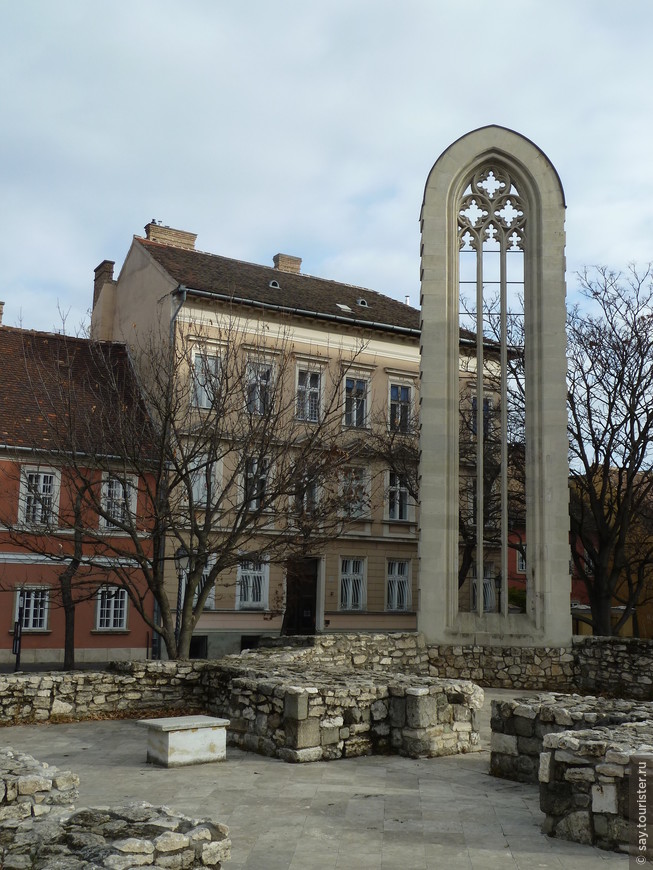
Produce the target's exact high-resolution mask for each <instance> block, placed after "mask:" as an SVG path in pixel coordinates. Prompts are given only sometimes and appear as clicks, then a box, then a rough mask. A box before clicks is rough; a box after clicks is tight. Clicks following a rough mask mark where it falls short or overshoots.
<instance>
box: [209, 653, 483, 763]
mask: <svg viewBox="0 0 653 870" xmlns="http://www.w3.org/2000/svg"><path fill="white" fill-rule="evenodd" d="M271 672H273V673H274V678H272V677H270V676H269V673H271ZM214 680H215V681H216V685H215V688H213V686H212V683H213V681H214ZM204 681H205V684H206V685H207V696H208V698H209V709H210V712H212V713H214V714H215V715H219V716H224V717H225V718H228V719H229V720H230V725H229V742H230V743H232V744H235V745H236V746H240V747H241V748H243V749H249V750H252V751H254V752H259V753H262V754H265V755H274V756H277V757H279V758H282V759H283V760H285V761H294V762H304V761H320V760H330V759H334V758H342V757H352V756H358V755H369V754H371V753H375V752H397V753H399V754H402V755H407V756H410V757H413V758H417V757H424V756H427V757H429V756H437V755H450V754H453V753H458V752H470V751H473V750H476V749H478V748H480V739H479V733H478V722H477V712H478V710H480V708H481V707H482V705H483V691H482V689H480V688H479V687H478V686H475V685H474V684H473V683H470V682H468V681H463V680H437V679H432V678H429V677H417V676H410V675H405V676H400V675H397V674H393V675H392V676H391V677H388V676H387V675H386V676H385V678H382V677H381V675H380V674H377V673H368V674H365V675H362V674H360V673H357V672H354V671H350V672H348V673H342V672H340V673H334V672H328V673H327V672H325V670H318V669H317V668H315V667H313V668H311V667H310V666H307V667H306V668H303V667H302V668H298V667H297V666H296V665H295V668H294V670H293V671H290V670H288V669H285V670H284V669H283V668H280V666H279V664H277V665H276V666H275V668H274V669H273V671H270V670H267V669H266V670H265V671H264V672H260V673H256V672H255V671H252V670H250V671H249V672H248V673H247V674H246V675H244V676H241V675H238V674H237V673H233V672H232V674H231V677H230V679H229V680H227V679H225V674H224V672H221V669H220V667H219V665H218V666H216V668H215V669H214V670H213V671H211V672H209V671H206V672H205V674H204Z"/></svg>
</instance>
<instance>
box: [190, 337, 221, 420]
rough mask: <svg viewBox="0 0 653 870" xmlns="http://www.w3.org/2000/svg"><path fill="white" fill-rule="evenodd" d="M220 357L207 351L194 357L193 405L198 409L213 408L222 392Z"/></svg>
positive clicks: (200, 352)
mask: <svg viewBox="0 0 653 870" xmlns="http://www.w3.org/2000/svg"><path fill="white" fill-rule="evenodd" d="M220 371H221V361H220V357H219V356H218V355H217V354H215V353H209V352H208V351H206V350H201V351H199V352H197V353H196V354H195V355H194V357H193V392H192V403H193V405H194V406H195V407H196V408H211V407H213V404H214V402H215V400H216V398H217V397H218V395H219V391H220V386H219V382H220Z"/></svg>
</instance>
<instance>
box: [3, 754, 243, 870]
mask: <svg viewBox="0 0 653 870" xmlns="http://www.w3.org/2000/svg"><path fill="white" fill-rule="evenodd" d="M78 785H79V777H78V776H77V775H76V774H75V773H72V772H71V771H69V770H65V771H61V770H58V769H57V768H56V767H52V766H50V765H48V764H45V763H44V762H39V761H37V760H36V759H34V758H32V756H31V755H27V754H26V753H23V752H16V751H14V750H12V749H9V748H5V749H2V750H0V867H4V868H7V870H10V868H11V870H19V868H32V870H51V868H52V867H62V868H63V867H65V868H69V870H74V868H80V870H82V868H86V867H91V866H92V867H106V868H111V870H128V868H132V867H136V866H154V867H170V868H188V870H193V868H207V867H211V868H213V870H219V868H220V867H221V866H222V862H223V861H225V860H228V859H229V857H230V853H231V843H230V840H229V837H228V833H229V831H228V829H227V828H226V827H225V826H224V825H219V824H215V823H214V822H212V821H209V820H207V819H192V818H189V817H188V816H184V815H181V814H179V813H176V812H174V810H171V809H169V808H168V807H155V806H152V805H151V804H148V803H144V802H139V803H130V804H126V805H123V806H116V807H102V808H98V809H92V808H91V809H80V810H75V807H74V806H73V804H72V801H74V800H76V799H77V797H78V789H77V786H78Z"/></svg>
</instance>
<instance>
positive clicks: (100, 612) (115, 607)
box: [95, 586, 127, 631]
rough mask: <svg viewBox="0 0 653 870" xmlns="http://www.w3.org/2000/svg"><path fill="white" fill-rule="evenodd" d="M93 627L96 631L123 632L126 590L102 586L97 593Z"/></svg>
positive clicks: (125, 618)
mask: <svg viewBox="0 0 653 870" xmlns="http://www.w3.org/2000/svg"><path fill="white" fill-rule="evenodd" d="M95 627H96V629H97V630H98V631H120V630H122V631H124V630H125V629H126V628H127V590H126V589H123V588H121V587H120V586H102V587H101V588H100V589H98V592H97V610H96V619H95Z"/></svg>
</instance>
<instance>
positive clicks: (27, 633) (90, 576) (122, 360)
mask: <svg viewBox="0 0 653 870" xmlns="http://www.w3.org/2000/svg"><path fill="white" fill-rule="evenodd" d="M107 354H108V356H107V359H108V360H109V361H110V364H111V366H112V368H113V369H114V370H116V371H125V372H128V371H129V363H128V359H127V354H126V350H125V348H124V346H122V347H121V346H118V345H114V346H110V347H108V348H107ZM0 359H1V360H2V368H3V378H2V382H1V383H0V405H1V406H2V409H3V413H2V416H1V422H0V429H1V431H0V602H1V606H0V638H1V640H0V663H1V664H3V665H11V664H12V663H14V664H15V662H16V658H15V654H16V652H17V651H18V650H17V646H16V645H17V642H18V636H20V662H21V663H22V664H31V663H35V662H40V663H43V662H47V663H50V664H53V665H56V664H60V663H62V662H63V661H64V645H65V633H66V609H65V607H64V603H65V601H66V600H69V602H70V604H71V607H72V609H74V628H73V627H72V626H70V627H69V630H70V631H71V632H72V637H73V642H74V648H75V660H76V662H77V663H85V662H102V661H108V660H111V659H120V658H123V659H138V658H145V657H147V656H148V655H149V654H150V649H151V644H152V631H151V629H150V628H149V627H148V626H147V625H146V624H145V622H144V621H143V620H142V619H141V617H140V616H139V614H138V613H137V611H136V610H135V608H134V607H133V605H132V599H131V596H130V594H129V591H128V589H127V588H126V586H125V585H121V583H120V582H119V580H118V579H117V576H116V574H115V570H114V569H115V568H116V566H117V565H118V562H117V560H118V561H119V560H120V557H119V556H118V555H117V553H119V552H120V551H121V549H124V547H123V545H122V544H121V542H120V538H121V535H122V532H121V529H120V527H119V526H120V521H121V516H122V512H123V511H125V510H127V509H128V510H130V511H132V512H134V513H136V512H137V511H139V510H141V509H142V505H141V504H140V501H141V499H142V492H141V488H140V487H139V485H138V482H137V481H135V482H134V486H133V489H132V490H131V491H130V492H129V493H126V491H125V477H124V474H123V473H122V472H121V470H120V468H119V467H118V466H117V467H116V470H115V473H113V474H104V475H103V474H102V473H100V472H99V471H95V470H92V471H91V470H89V469H88V468H84V467H80V462H81V463H82V466H83V462H84V460H83V458H82V457H83V456H84V455H85V454H86V455H87V456H90V455H91V454H92V452H93V451H94V450H95V449H97V442H96V440H95V436H94V434H93V429H94V428H97V427H94V426H93V424H92V421H93V420H94V418H97V419H98V420H100V419H103V415H102V414H101V413H100V409H99V408H98V407H97V402H98V392H97V391H95V390H93V389H92V387H91V385H92V383H93V382H95V381H97V372H96V371H94V368H95V365H94V359H93V356H92V353H91V346H90V343H89V342H88V341H86V340H84V339H77V338H71V337H68V336H63V335H59V334H52V333H42V332H33V331H30V330H23V329H15V328H11V327H6V326H0ZM99 428H102V426H100V427H99ZM96 434H97V436H98V437H99V438H100V440H103V439H102V433H101V432H99V431H98V432H97V433H96ZM92 442H94V443H92ZM104 443H107V442H106V440H105V441H104ZM75 466H76V467H75ZM78 471H80V472H81V473H82V474H83V475H85V476H86V477H87V479H88V480H89V481H90V483H91V488H92V489H94V490H95V493H96V495H97V499H98V502H99V504H100V505H101V513H102V515H99V514H97V513H95V512H94V511H93V510H92V509H90V507H89V501H88V500H86V501H84V502H83V503H81V502H80V503H77V504H76V500H75V495H76V493H77V492H78V488H77V486H76V484H75V482H74V478H75V477H76V475H77V472H78ZM143 539H144V540H143V546H144V547H147V546H148V544H147V534H146V533H145V532H144V535H143ZM120 567H121V569H122V571H123V576H124V572H125V570H126V571H127V572H128V573H129V572H130V566H129V559H128V557H127V556H124V557H123V559H122V565H121V566H120ZM133 588H134V589H135V590H136V591H137V592H138V594H139V595H143V596H145V591H144V590H143V589H142V587H141V585H140V584H139V581H138V579H137V576H136V575H135V579H134V587H133ZM66 594H68V596H69V598H68V599H66V597H65V596H66ZM145 597H146V596H145ZM148 606H149V608H150V612H151V605H147V604H146V607H148ZM69 609H70V608H69Z"/></svg>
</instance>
